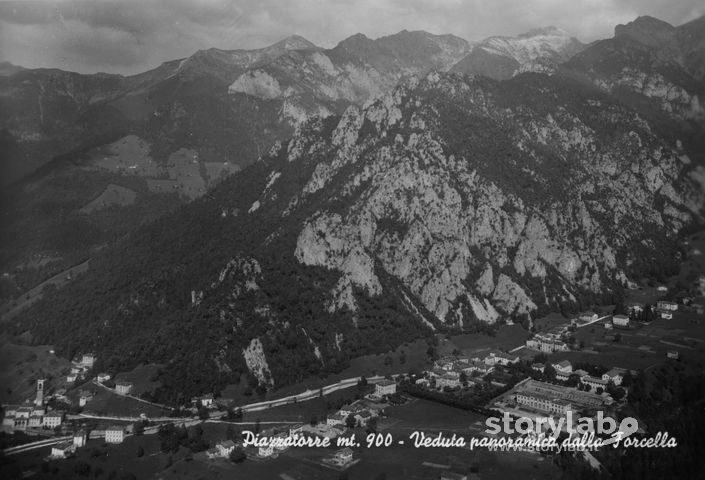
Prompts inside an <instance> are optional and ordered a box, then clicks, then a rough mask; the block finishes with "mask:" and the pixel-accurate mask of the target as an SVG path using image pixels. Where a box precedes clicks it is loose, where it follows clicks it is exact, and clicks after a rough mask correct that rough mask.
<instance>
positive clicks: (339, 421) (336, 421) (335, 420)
mask: <svg viewBox="0 0 705 480" xmlns="http://www.w3.org/2000/svg"><path fill="white" fill-rule="evenodd" d="M346 418H348V417H347V415H343V414H341V413H340V412H337V413H334V414H333V415H330V416H329V417H328V418H327V419H326V425H330V426H331V427H334V426H336V425H345V419H346Z"/></svg>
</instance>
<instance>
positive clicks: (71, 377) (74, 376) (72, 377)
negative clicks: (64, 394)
mask: <svg viewBox="0 0 705 480" xmlns="http://www.w3.org/2000/svg"><path fill="white" fill-rule="evenodd" d="M76 380H78V374H77V373H69V374H68V375H66V383H73V382H75V381H76Z"/></svg>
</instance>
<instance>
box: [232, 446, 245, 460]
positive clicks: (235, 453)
mask: <svg viewBox="0 0 705 480" xmlns="http://www.w3.org/2000/svg"><path fill="white" fill-rule="evenodd" d="M246 458H247V455H245V452H243V450H242V448H240V447H235V448H233V450H232V451H231V452H230V461H231V462H233V463H242V462H244V461H245V459H246Z"/></svg>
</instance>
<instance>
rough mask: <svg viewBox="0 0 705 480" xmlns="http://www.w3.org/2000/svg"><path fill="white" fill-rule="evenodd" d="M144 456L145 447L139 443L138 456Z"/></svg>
mask: <svg viewBox="0 0 705 480" xmlns="http://www.w3.org/2000/svg"><path fill="white" fill-rule="evenodd" d="M141 457H144V447H143V446H142V445H139V446H138V447H137V458H141Z"/></svg>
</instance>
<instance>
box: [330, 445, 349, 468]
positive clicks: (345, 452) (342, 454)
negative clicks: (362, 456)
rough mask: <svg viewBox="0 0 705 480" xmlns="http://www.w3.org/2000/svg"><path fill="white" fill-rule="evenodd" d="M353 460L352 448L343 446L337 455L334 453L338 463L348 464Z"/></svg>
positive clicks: (335, 460)
mask: <svg viewBox="0 0 705 480" xmlns="http://www.w3.org/2000/svg"><path fill="white" fill-rule="evenodd" d="M352 460H353V451H352V449H351V448H348V447H346V448H341V449H340V450H338V451H337V452H335V455H333V461H334V462H335V463H336V464H338V465H341V466H342V465H347V464H349V463H350V462H352Z"/></svg>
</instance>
